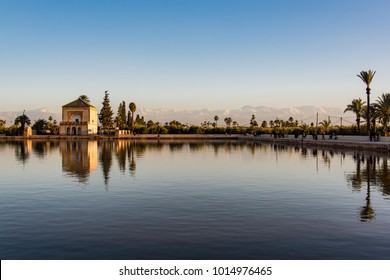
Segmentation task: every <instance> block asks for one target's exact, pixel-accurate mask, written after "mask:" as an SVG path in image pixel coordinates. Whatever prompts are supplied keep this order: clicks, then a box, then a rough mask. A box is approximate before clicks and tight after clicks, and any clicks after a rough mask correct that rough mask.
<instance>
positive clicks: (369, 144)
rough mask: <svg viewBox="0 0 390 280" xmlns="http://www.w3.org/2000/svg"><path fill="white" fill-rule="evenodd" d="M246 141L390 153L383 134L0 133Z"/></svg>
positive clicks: (89, 138)
mask: <svg viewBox="0 0 390 280" xmlns="http://www.w3.org/2000/svg"><path fill="white" fill-rule="evenodd" d="M27 140H34V141H78V140H87V141H98V140H99V141H119V140H124V141H130V140H131V141H208V140H219V141H245V142H256V143H264V144H275V145H277V144H282V145H290V146H304V147H308V148H309V147H317V148H326V149H347V150H367V151H377V152H381V153H390V137H383V138H382V139H380V141H376V142H373V141H370V139H369V137H368V136H339V137H336V139H332V137H331V135H325V137H324V139H315V138H311V137H307V138H303V137H298V138H296V137H295V135H285V136H284V137H277V138H275V137H274V135H261V136H254V135H244V134H225V135H222V134H161V135H160V134H137V135H133V134H130V135H122V136H120V137H118V136H107V135H89V136H78V135H73V136H60V135H33V136H29V137H23V136H0V141H27Z"/></svg>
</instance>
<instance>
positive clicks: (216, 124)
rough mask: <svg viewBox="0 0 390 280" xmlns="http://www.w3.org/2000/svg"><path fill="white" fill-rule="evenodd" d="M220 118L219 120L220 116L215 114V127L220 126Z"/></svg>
mask: <svg viewBox="0 0 390 280" xmlns="http://www.w3.org/2000/svg"><path fill="white" fill-rule="evenodd" d="M218 120H219V117H218V116H215V117H214V121H215V127H217V126H218Z"/></svg>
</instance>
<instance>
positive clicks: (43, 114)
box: [0, 106, 355, 126]
mask: <svg viewBox="0 0 390 280" xmlns="http://www.w3.org/2000/svg"><path fill="white" fill-rule="evenodd" d="M113 111H114V112H115V109H113ZM22 113H23V112H0V119H2V120H6V121H7V122H6V125H7V126H10V125H12V123H13V121H14V120H15V118H16V117H17V116H19V115H21V114H22ZM317 113H318V120H319V121H322V120H324V119H328V117H330V119H331V121H332V123H333V124H339V123H340V121H341V119H340V118H343V123H344V124H345V125H349V124H351V123H354V121H355V120H354V119H355V118H354V115H353V114H352V113H350V112H348V113H344V110H343V109H342V108H334V107H315V106H300V107H288V108H272V107H265V106H244V107H242V108H240V109H231V110H211V109H200V110H185V109H183V110H178V109H147V108H140V109H138V110H137V111H136V114H139V115H140V116H143V117H144V119H145V121H148V120H153V121H155V122H160V123H162V124H164V123H165V122H170V121H172V120H177V121H179V122H181V123H184V124H189V125H199V124H201V123H203V122H205V121H206V122H210V123H213V122H214V116H218V117H219V120H218V125H224V119H225V118H226V117H230V118H232V119H233V120H234V121H237V122H238V123H239V124H240V125H249V121H250V119H251V117H252V115H255V117H256V120H257V122H258V123H259V125H260V124H261V122H262V121H263V120H265V121H267V122H269V121H270V120H275V119H279V120H288V119H289V118H290V117H292V118H293V119H294V120H298V121H299V123H301V122H303V123H307V124H310V123H311V122H315V121H316V114H317ZM25 114H26V115H27V116H28V117H29V118H30V120H31V122H32V123H34V121H35V120H38V119H46V120H47V119H48V118H49V117H50V116H52V117H53V119H55V120H57V122H60V121H61V113H60V112H49V111H48V110H46V109H44V108H40V109H34V110H26V112H25Z"/></svg>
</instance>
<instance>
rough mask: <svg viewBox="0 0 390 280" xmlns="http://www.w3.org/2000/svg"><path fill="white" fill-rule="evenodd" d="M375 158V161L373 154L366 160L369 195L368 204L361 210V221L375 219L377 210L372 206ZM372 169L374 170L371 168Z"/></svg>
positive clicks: (367, 197)
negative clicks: (372, 176) (372, 174)
mask: <svg viewBox="0 0 390 280" xmlns="http://www.w3.org/2000/svg"><path fill="white" fill-rule="evenodd" d="M375 167H376V166H375V160H374V161H373V158H372V156H370V157H369V158H368V159H367V160H366V174H367V196H366V205H364V206H363V207H362V208H361V210H360V221H362V222H367V221H369V220H373V219H375V210H374V208H372V206H371V185H370V181H371V172H372V171H373V172H375ZM371 169H372V170H371Z"/></svg>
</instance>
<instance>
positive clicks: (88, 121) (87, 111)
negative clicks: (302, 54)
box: [60, 98, 98, 135]
mask: <svg viewBox="0 0 390 280" xmlns="http://www.w3.org/2000/svg"><path fill="white" fill-rule="evenodd" d="M97 128H98V115H97V111H96V108H95V107H94V106H92V105H91V104H89V103H88V102H86V101H85V100H83V99H81V98H78V99H76V100H75V101H72V102H70V103H68V104H66V105H64V106H62V122H60V135H91V134H97Z"/></svg>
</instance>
